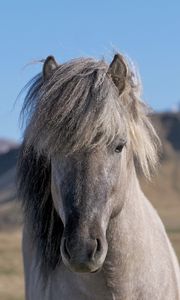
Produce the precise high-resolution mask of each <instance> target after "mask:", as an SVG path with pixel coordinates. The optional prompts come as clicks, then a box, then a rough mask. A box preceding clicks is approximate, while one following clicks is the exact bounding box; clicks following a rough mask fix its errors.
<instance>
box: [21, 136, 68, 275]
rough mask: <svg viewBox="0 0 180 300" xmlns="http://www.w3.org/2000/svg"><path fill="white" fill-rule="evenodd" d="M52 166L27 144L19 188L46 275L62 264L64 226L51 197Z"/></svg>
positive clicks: (25, 215)
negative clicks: (61, 247) (61, 244)
mask: <svg viewBox="0 0 180 300" xmlns="http://www.w3.org/2000/svg"><path fill="white" fill-rule="evenodd" d="M50 176H51V173H50V164H49V162H48V161H47V160H46V158H45V157H43V156H37V154H36V153H35V151H34V149H33V147H31V148H29V147H28V149H27V148H26V143H25V142H24V143H23V145H22V147H21V151H20V156H19V162H18V189H19V196H20V199H21V200H22V206H23V211H24V222H25V224H27V226H28V228H29V230H30V232H31V236H32V239H33V240H34V242H35V245H36V248H37V252H38V253H39V261H40V267H41V268H42V270H43V271H44V272H43V273H44V274H46V273H47V272H46V271H47V269H48V270H53V269H55V267H56V266H57V265H58V264H59V263H60V261H61V255H60V242H61V236H62V232H63V224H62V221H61V219H60V217H59V216H58V215H57V213H56V211H55V209H54V206H53V203H52V197H51V187H50V184H51V180H50Z"/></svg>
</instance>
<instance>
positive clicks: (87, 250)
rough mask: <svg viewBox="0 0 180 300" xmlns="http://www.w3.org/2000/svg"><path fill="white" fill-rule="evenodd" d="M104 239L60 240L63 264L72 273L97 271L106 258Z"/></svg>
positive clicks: (105, 242)
mask: <svg viewBox="0 0 180 300" xmlns="http://www.w3.org/2000/svg"><path fill="white" fill-rule="evenodd" d="M107 248H108V247H107V241H106V239H105V238H102V237H101V238H96V239H93V238H86V239H85V238H80V239H79V238H73V239H71V238H68V237H67V238H66V237H64V238H62V242H61V255H62V260H63V262H64V264H65V265H66V266H67V267H68V268H69V269H70V270H71V271H73V272H81V273H93V272H96V271H98V270H99V269H100V268H101V267H102V265H103V263H104V260H105V258H106V254H107Z"/></svg>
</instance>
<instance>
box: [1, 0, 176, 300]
mask: <svg viewBox="0 0 180 300" xmlns="http://www.w3.org/2000/svg"><path fill="white" fill-rule="evenodd" d="M179 13H180V2H179V1H178V0H174V1H164V0H163V1H162V0H159V1H155V0H152V1H143V0H136V1H131V0H126V1H119V0H111V1H106V0H104V1H102V0H99V1H95V0H91V1H82V0H76V1H68V0H66V1H65V0H61V1H58V0H52V1H48V0H47V1H46V0H43V1H42V0H39V1H35V0H31V1H23V0H16V1H10V0H6V1H1V3H0V37H1V46H0V66H1V68H0V86H1V88H0V92H1V93H0V299H2V300H21V299H24V288H23V275H22V258H21V229H22V225H21V223H22V216H21V209H20V205H19V203H18V201H17V195H16V187H15V173H16V162H17V155H18V151H19V145H20V143H21V140H22V136H23V129H22V128H20V126H19V121H18V119H19V114H20V110H21V106H22V103H23V96H24V94H23V93H22V95H21V97H18V98H17V96H18V94H19V92H20V91H21V89H22V88H23V87H24V86H25V84H26V83H27V82H28V81H29V80H30V79H31V78H32V77H33V76H34V75H35V74H37V73H38V72H40V71H41V68H42V65H41V64H40V63H36V62H37V61H38V60H41V59H43V58H45V57H46V56H48V55H49V54H52V55H54V56H55V57H56V59H57V61H59V62H64V61H66V60H69V59H71V58H75V57H79V56H91V57H95V58H98V59H101V58H105V59H106V60H107V61H108V62H110V61H111V59H112V57H113V54H114V52H115V51H117V50H119V51H120V52H122V53H123V54H125V55H126V56H127V57H129V58H131V59H132V60H133V61H134V63H135V65H136V66H137V68H138V69H139V71H140V74H141V78H142V84H143V98H144V100H145V102H147V103H148V104H149V105H150V106H151V107H152V108H153V110H154V113H153V116H152V121H153V123H154V125H155V127H156V129H157V131H158V133H159V135H160V137H161V140H162V143H163V154H162V157H161V166H160V169H159V173H158V176H156V177H154V178H153V179H152V182H151V183H147V182H145V181H144V180H143V179H140V180H141V184H142V187H143V189H144V191H145V193H146V195H147V196H148V197H149V199H150V200H151V202H152V203H153V205H154V206H155V207H156V209H157V210H158V212H159V214H160V216H161V218H162V220H163V222H164V224H165V226H166V229H167V232H168V234H169V237H170V239H171V241H172V243H173V246H174V247H175V250H176V253H177V255H178V258H179V259H180V35H179V32H180V18H179Z"/></svg>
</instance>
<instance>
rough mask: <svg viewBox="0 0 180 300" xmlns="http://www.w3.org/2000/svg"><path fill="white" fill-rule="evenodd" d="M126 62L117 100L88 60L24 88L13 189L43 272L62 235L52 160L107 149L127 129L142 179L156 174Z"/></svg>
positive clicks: (99, 67)
mask: <svg viewBox="0 0 180 300" xmlns="http://www.w3.org/2000/svg"><path fill="white" fill-rule="evenodd" d="M124 60H125V59H124ZM125 62H126V65H127V70H128V75H127V78H126V84H125V89H124V91H123V93H122V94H121V95H120V96H119V95H118V92H117V89H116V87H115V85H114V83H113V81H112V79H111V78H110V77H109V76H108V74H107V71H108V64H107V63H106V62H105V61H103V60H101V61H96V60H94V59H91V58H80V59H75V60H72V61H70V62H67V63H64V64H62V65H59V66H58V67H57V68H56V70H55V71H54V72H53V74H52V76H51V78H50V79H49V80H47V81H44V80H43V76H42V75H41V74H39V75H37V76H36V77H35V78H34V79H33V80H31V82H30V84H29V85H28V92H27V95H26V97H25V101H24V105H23V108H22V116H23V117H27V127H26V130H25V134H24V141H23V144H22V147H21V152H20V156H19V164H18V180H19V184H18V188H19V193H20V196H21V198H22V203H23V208H24V215H25V222H27V224H28V225H29V226H30V229H31V233H32V237H33V238H34V240H36V243H37V249H38V250H39V253H40V254H39V255H40V258H41V263H42V266H44V267H48V268H51V269H54V268H55V267H56V265H57V264H58V263H59V262H60V240H61V235H62V232H63V225H62V221H61V220H60V217H59V216H58V214H57V213H56V211H55V209H54V206H53V201H52V196H51V187H50V182H51V178H50V176H51V167H50V159H51V156H52V155H54V154H55V153H59V154H60V153H65V154H66V155H68V154H69V153H72V152H74V151H79V150H80V149H81V148H83V147H86V148H91V147H95V146H96V145H103V144H109V143H111V141H112V140H113V139H114V138H115V137H116V136H120V137H122V136H123V135H124V131H125V129H126V132H127V136H128V145H129V148H131V149H132V153H133V157H134V159H135V160H136V161H138V165H139V166H140V167H141V169H142V171H143V173H144V175H145V176H146V177H147V178H150V173H151V170H155V169H156V165H157V161H158V155H157V152H158V148H159V139H158V137H157V135H156V132H155V130H154V128H153V126H152V125H151V122H150V121H149V118H148V115H147V112H148V108H147V106H146V105H145V104H144V103H143V102H142V100H141V97H140V90H141V84H140V80H139V77H138V76H137V74H136V72H135V71H134V70H133V68H132V67H131V66H130V64H129V63H128V62H127V60H125Z"/></svg>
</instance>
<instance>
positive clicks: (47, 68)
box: [43, 56, 58, 80]
mask: <svg viewBox="0 0 180 300" xmlns="http://www.w3.org/2000/svg"><path fill="white" fill-rule="evenodd" d="M57 67H58V64H57V62H56V60H55V58H54V56H48V57H47V58H46V59H45V61H44V65H43V79H44V80H47V79H49V78H50V77H51V75H52V73H53V71H54V70H55V69H56V68H57Z"/></svg>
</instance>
